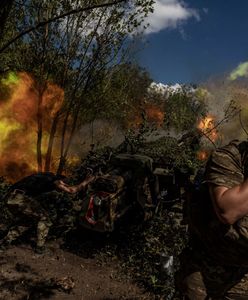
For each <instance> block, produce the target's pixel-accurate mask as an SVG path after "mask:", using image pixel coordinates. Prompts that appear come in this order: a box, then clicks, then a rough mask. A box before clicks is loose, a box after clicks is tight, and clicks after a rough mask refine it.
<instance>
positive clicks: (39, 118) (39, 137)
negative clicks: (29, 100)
mask: <svg viewBox="0 0 248 300" xmlns="http://www.w3.org/2000/svg"><path fill="white" fill-rule="evenodd" d="M42 97H43V92H42V91H41V90H39V94H38V108H37V166H38V172H42V150H41V145H42V130H43V122H42V108H41V106H42Z"/></svg>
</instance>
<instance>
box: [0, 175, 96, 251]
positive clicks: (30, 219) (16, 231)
mask: <svg viewBox="0 0 248 300" xmlns="http://www.w3.org/2000/svg"><path fill="white" fill-rule="evenodd" d="M64 178H65V177H64V176H57V175H54V174H53V173H50V172H45V173H38V174H33V175H30V176H28V177H25V178H23V179H22V180H20V181H18V182H17V183H15V184H14V185H13V186H12V187H11V189H10V191H9V193H8V194H7V196H6V205H7V209H8V211H9V212H10V215H11V219H12V220H11V224H10V225H9V229H8V232H7V234H6V235H5V237H4V238H3V239H2V240H1V247H2V248H5V247H6V246H7V245H9V244H11V243H12V242H13V241H15V240H16V239H17V238H18V237H20V236H21V235H23V234H24V233H25V232H26V231H28V230H29V229H30V228H33V227H34V225H35V227H36V252H38V253H41V252H43V250H44V245H45V242H46V238H47V235H48V233H49V229H50V227H51V226H52V221H51V218H50V216H49V212H48V211H47V209H45V208H44V205H42V203H41V201H39V197H38V196H39V195H40V194H42V193H46V192H50V191H52V190H55V189H57V190H62V191H65V192H68V193H76V192H78V191H81V190H83V189H86V187H87V185H88V183H89V182H90V181H92V180H93V179H94V177H93V176H89V177H87V178H86V179H85V180H84V181H83V182H82V183H80V184H79V185H76V186H69V185H67V184H66V183H64V182H63V180H62V179H64Z"/></svg>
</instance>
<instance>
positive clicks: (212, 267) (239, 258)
mask: <svg viewBox="0 0 248 300" xmlns="http://www.w3.org/2000/svg"><path fill="white" fill-rule="evenodd" d="M191 196H192V197H191V200H190V205H189V222H190V223H189V228H190V233H191V241H190V246H189V247H188V248H187V249H185V251H184V252H183V253H182V256H181V270H180V272H179V273H178V277H177V281H178V283H179V286H178V287H179V289H180V290H181V292H182V294H183V295H184V296H185V297H186V298H184V299H190V300H193V299H194V300H203V299H212V300H217V299H219V300H220V299H229V300H232V299H233V300H234V299H248V276H247V274H248V142H241V143H240V142H239V141H232V142H231V143H229V144H228V145H227V146H225V147H223V148H220V149H217V150H216V151H214V152H213V154H212V155H211V157H210V159H209V161H208V163H207V166H206V171H205V176H204V182H203V184H202V185H201V188H200V189H199V191H196V190H195V191H194V193H193V195H191Z"/></svg>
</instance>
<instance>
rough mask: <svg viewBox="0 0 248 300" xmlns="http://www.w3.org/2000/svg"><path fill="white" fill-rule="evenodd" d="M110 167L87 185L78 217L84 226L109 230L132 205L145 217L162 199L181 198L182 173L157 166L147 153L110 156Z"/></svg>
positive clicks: (168, 201) (167, 200)
mask: <svg viewBox="0 0 248 300" xmlns="http://www.w3.org/2000/svg"><path fill="white" fill-rule="evenodd" d="M110 166H111V167H110V169H109V170H108V171H107V172H106V174H105V175H102V176H100V177H98V179H97V180H96V181H95V182H93V183H91V184H90V185H89V187H88V192H87V195H86V196H85V198H84V199H83V205H82V211H81V213H80V216H79V223H80V225H82V226H83V227H86V228H89V229H91V230H95V231H112V230H113V229H114V228H115V223H116V221H117V220H119V219H120V218H121V217H122V216H123V215H125V214H126V213H127V211H128V210H130V209H131V208H132V207H134V206H136V207H138V208H139V209H140V210H141V211H142V212H143V213H144V217H145V218H146V217H147V216H149V215H151V214H153V213H155V212H156V209H157V207H158V205H159V203H160V202H161V201H165V202H167V203H174V202H175V201H180V200H181V192H182V189H181V187H182V183H181V182H180V180H181V181H182V174H181V172H179V171H178V170H175V169H173V167H171V168H169V167H168V166H164V167H156V164H154V162H153V159H152V158H151V157H149V156H146V155H139V154H126V153H125V154H118V155H116V156H113V157H112V158H111V161H110ZM179 174H180V176H179ZM186 177H187V176H186ZM187 178H188V177H187Z"/></svg>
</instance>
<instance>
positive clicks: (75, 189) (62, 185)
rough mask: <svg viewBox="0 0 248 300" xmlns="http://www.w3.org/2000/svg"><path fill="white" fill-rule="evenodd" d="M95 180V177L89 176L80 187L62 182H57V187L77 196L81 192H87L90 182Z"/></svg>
mask: <svg viewBox="0 0 248 300" xmlns="http://www.w3.org/2000/svg"><path fill="white" fill-rule="evenodd" d="M93 180H95V176H89V177H88V178H86V179H85V180H84V181H83V182H81V183H79V184H78V185H72V186H70V185H68V184H66V183H65V182H63V181H62V180H57V181H55V185H56V187H57V188H58V189H60V190H62V191H64V192H67V193H70V194H75V193H78V192H79V191H82V190H85V189H86V187H87V186H88V184H89V183H90V182H92V181H93Z"/></svg>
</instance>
